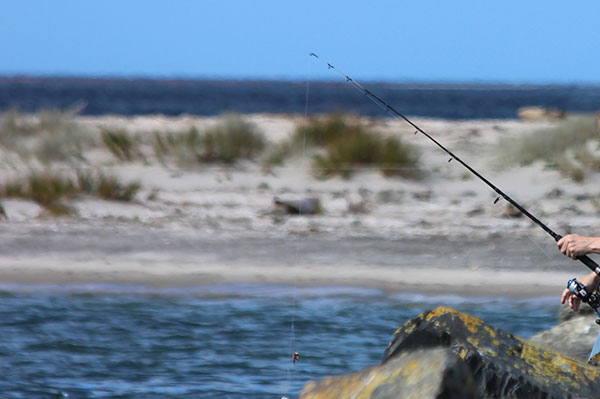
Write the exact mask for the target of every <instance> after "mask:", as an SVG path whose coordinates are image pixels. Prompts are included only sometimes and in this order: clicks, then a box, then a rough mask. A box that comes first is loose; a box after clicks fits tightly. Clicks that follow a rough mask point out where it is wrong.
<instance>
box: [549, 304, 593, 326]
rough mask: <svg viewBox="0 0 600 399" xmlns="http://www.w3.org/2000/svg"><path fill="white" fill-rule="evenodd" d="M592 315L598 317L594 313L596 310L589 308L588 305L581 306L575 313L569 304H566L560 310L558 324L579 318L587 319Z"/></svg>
mask: <svg viewBox="0 0 600 399" xmlns="http://www.w3.org/2000/svg"><path fill="white" fill-rule="evenodd" d="M590 315H594V316H595V315H596V312H594V308H592V307H591V306H588V305H586V304H581V307H580V308H579V311H578V312H573V311H572V310H571V308H569V306H568V305H567V304H564V305H562V306H560V307H559V308H558V322H559V323H562V322H563V321H567V320H571V319H576V318H578V317H586V316H590Z"/></svg>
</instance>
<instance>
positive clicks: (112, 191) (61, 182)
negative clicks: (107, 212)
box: [0, 170, 140, 213]
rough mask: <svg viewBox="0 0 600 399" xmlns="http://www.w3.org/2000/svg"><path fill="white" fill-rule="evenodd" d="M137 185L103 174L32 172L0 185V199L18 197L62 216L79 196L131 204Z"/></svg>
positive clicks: (88, 172)
mask: <svg viewBox="0 0 600 399" xmlns="http://www.w3.org/2000/svg"><path fill="white" fill-rule="evenodd" d="M139 189H140V184H139V183H137V182H134V183H123V182H121V181H120V180H119V179H118V178H117V177H115V176H112V175H106V174H104V173H102V172H91V171H86V172H81V171H79V172H77V176H76V177H75V178H74V177H72V176H71V175H70V174H69V173H61V172H58V171H40V170H33V171H31V172H30V173H29V174H28V175H26V176H24V177H22V178H13V179H10V180H8V181H6V182H4V184H2V185H0V197H2V198H21V199H29V200H32V201H35V202H37V203H38V204H40V205H41V206H43V207H45V208H47V209H48V210H50V211H51V213H54V211H56V212H57V213H64V212H65V210H66V209H68V207H67V206H65V205H64V201H70V200H73V199H74V198H76V197H77V196H78V195H82V194H85V195H91V196H95V197H99V198H103V199H107V200H116V201H131V200H132V199H133V198H134V197H135V194H136V193H137V192H138V191H139Z"/></svg>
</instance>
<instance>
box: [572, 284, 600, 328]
mask: <svg viewBox="0 0 600 399" xmlns="http://www.w3.org/2000/svg"><path fill="white" fill-rule="evenodd" d="M567 288H568V289H569V291H571V292H572V293H573V294H574V295H575V296H576V297H577V298H579V299H581V301H582V302H585V303H587V304H588V305H590V306H591V307H592V309H594V311H595V312H596V315H598V319H596V324H598V325H600V311H598V307H600V295H598V292H597V291H594V292H588V290H587V288H586V287H585V285H583V284H582V283H580V282H579V281H577V279H576V278H572V279H571V280H569V282H568V283H567Z"/></svg>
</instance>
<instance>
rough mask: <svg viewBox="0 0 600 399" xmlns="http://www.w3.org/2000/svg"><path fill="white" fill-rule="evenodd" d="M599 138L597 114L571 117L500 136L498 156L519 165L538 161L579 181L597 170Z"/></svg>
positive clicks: (510, 163) (503, 161) (598, 164)
mask: <svg viewBox="0 0 600 399" xmlns="http://www.w3.org/2000/svg"><path fill="white" fill-rule="evenodd" d="M599 139H600V137H599V132H598V124H597V121H596V118H594V117H593V116H577V117H572V118H568V119H566V120H564V121H562V122H560V123H558V124H557V125H556V126H554V127H551V128H547V129H540V130H536V131H533V132H531V133H529V134H525V135H524V136H522V137H515V138H510V139H506V140H502V141H501V142H500V144H499V146H500V151H499V154H500V160H501V162H502V164H508V165H513V164H518V165H521V166H527V165H530V164H532V163H533V162H536V161H541V162H543V163H544V165H545V167H546V168H548V169H555V170H558V171H559V172H560V173H561V175H563V176H565V177H568V178H571V179H572V180H574V181H576V182H581V181H583V180H584V177H585V174H586V172H593V171H598V170H600V152H598V150H599Z"/></svg>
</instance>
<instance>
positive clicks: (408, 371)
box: [300, 348, 478, 399]
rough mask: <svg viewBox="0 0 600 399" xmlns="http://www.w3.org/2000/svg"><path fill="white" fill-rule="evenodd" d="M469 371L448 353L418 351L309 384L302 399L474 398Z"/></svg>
mask: <svg viewBox="0 0 600 399" xmlns="http://www.w3.org/2000/svg"><path fill="white" fill-rule="evenodd" d="M477 397H478V396H477V391H476V389H475V385H474V383H473V377H472V375H471V372H470V370H469V369H468V367H467V366H466V365H465V363H464V362H463V360H462V359H460V358H459V357H458V356H456V355H455V354H453V353H452V352H451V351H449V350H448V349H442V348H437V349H421V350H416V351H408V352H403V353H401V354H399V355H398V356H396V357H394V359H391V360H390V361H389V362H387V363H385V364H383V365H380V366H375V367H371V368H368V369H365V370H363V371H361V372H358V373H355V374H350V375H346V376H341V377H331V378H327V379H325V380H323V381H319V382H309V383H308V384H307V385H306V386H305V387H304V390H303V391H302V394H301V395H300V398H301V399H325V398H327V399H333V398H354V399H396V398H402V399H434V398H435V399H438V398H439V399H441V398H457V399H472V398H477Z"/></svg>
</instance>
